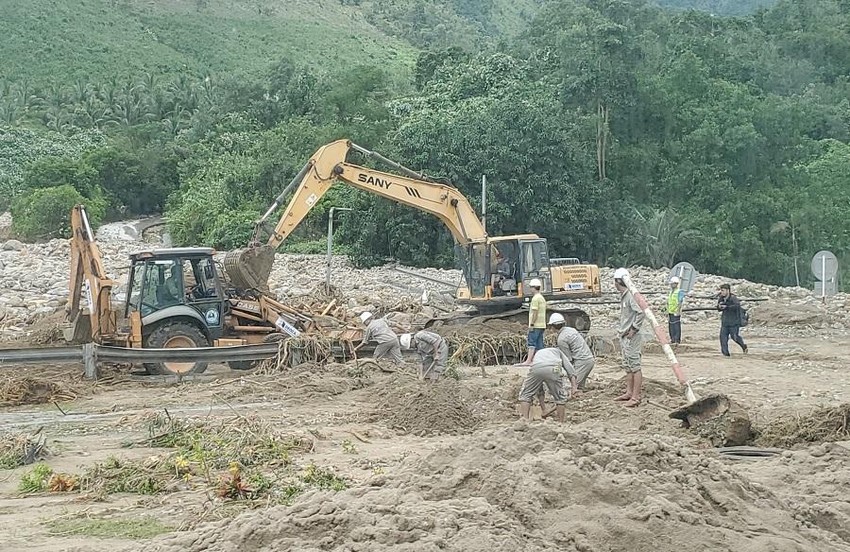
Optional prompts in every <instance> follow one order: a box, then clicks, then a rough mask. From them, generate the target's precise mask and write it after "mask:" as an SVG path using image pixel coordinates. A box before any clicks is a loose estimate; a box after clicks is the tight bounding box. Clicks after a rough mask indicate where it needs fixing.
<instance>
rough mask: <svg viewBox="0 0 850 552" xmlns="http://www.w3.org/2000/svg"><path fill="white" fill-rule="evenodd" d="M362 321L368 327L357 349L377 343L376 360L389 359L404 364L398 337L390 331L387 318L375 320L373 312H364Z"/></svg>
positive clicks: (361, 316) (361, 317)
mask: <svg viewBox="0 0 850 552" xmlns="http://www.w3.org/2000/svg"><path fill="white" fill-rule="evenodd" d="M360 321H361V322H363V324H364V325H365V326H366V331H365V333H364V334H363V340H362V342H361V343H360V345H358V346H357V349H360V348H361V347H363V346H364V345H366V344H367V343H369V342H370V341H375V342H376V343H377V344H378V346H377V347H375V352H374V354H373V357H374V358H375V360H379V359H382V358H386V357H389V358H391V359H392V360H394V361H396V362H403V359H402V358H401V344H400V343H399V341H398V336H397V335H396V334H395V332H393V331H392V330H391V329H390V325H389V324H388V323H387V319H386V318H375V317H374V316H373V315H372V313H371V312H364V313H362V314H361V315H360ZM357 349H355V350H357Z"/></svg>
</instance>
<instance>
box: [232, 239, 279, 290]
mask: <svg viewBox="0 0 850 552" xmlns="http://www.w3.org/2000/svg"><path fill="white" fill-rule="evenodd" d="M273 264H274V248H273V247H271V246H268V245H257V246H253V247H248V248H246V249H236V250H234V251H231V252H230V253H228V254H227V255H225V257H224V269H225V270H226V271H227V276H228V278H229V279H230V282H231V283H232V284H233V285H234V286H236V287H238V288H242V289H256V290H259V291H263V292H268V291H269V276H270V275H271V273H272V265H273Z"/></svg>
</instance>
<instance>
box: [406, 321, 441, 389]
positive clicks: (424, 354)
mask: <svg viewBox="0 0 850 552" xmlns="http://www.w3.org/2000/svg"><path fill="white" fill-rule="evenodd" d="M399 341H400V342H401V347H402V349H411V348H412V349H414V350H416V352H417V354H418V355H419V359H420V360H421V361H422V370H421V371H420V373H419V379H423V380H428V381H437V380H439V379H440V378H441V377H442V375H443V372H445V371H446V364H447V363H448V360H449V345H448V343H446V340H445V339H443V337H442V336H440V335H438V334H435V333H434V332H429V331H427V330H420V331H418V332H416V333H415V334H409V333H407V334H403V335H402V336H401V337H400V338H399Z"/></svg>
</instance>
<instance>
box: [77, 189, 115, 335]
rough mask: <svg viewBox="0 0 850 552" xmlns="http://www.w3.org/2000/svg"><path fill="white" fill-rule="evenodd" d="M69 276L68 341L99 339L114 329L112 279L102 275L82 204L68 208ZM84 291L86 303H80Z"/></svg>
mask: <svg viewBox="0 0 850 552" xmlns="http://www.w3.org/2000/svg"><path fill="white" fill-rule="evenodd" d="M70 245H71V276H70V280H69V283H68V292H69V295H68V303H67V306H66V307H65V313H66V318H67V320H68V321H69V322H70V323H71V328H69V331H68V333H66V336H65V337H66V339H67V340H68V341H83V340H89V339H90V340H92V341H95V342H102V341H103V338H104V337H106V336H112V335H114V334H115V333H116V332H117V329H118V328H117V324H118V319H117V313H116V312H115V311H114V310H113V309H112V303H111V295H112V287H113V286H114V285H115V282H114V281H112V280H110V279H109V278H108V277H107V276H106V270H105V269H104V268H103V260H102V259H101V256H100V249H99V248H98V247H97V243H96V242H95V239H94V232H92V228H91V224H89V218H88V214H87V213H86V209H85V207H83V206H82V205H76V206H74V208H73V209H72V210H71V241H70ZM83 293H85V296H86V299H87V303H88V304H87V305H86V306H85V307H84V306H83V305H81V298H82V295H83Z"/></svg>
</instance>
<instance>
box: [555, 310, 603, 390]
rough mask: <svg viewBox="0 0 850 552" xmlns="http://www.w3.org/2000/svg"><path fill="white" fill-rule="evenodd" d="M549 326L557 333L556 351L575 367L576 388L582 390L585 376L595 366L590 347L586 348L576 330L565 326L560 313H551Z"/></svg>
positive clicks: (585, 379)
mask: <svg viewBox="0 0 850 552" xmlns="http://www.w3.org/2000/svg"><path fill="white" fill-rule="evenodd" d="M549 325H550V326H551V327H552V328H553V329H554V330H555V331H556V332H558V349H560V350H561V352H562V353H564V354H565V355H567V358H568V359H570V362H572V364H573V367H575V371H576V380H577V382H578V388H579V389H584V383H585V381H587V376H589V375H590V372H591V371H592V370H593V367H594V366H595V365H596V359H595V358H593V353H592V352H591V351H590V347H588V346H587V342H586V341H585V340H584V338H583V337H582V336H581V334H580V333H579V331H578V330H577V329H575V328H570V327H569V326H567V325H566V321H565V320H564V317H563V315H561V314H560V313H557V312H556V313H553V314H552V316H551V317H549Z"/></svg>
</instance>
